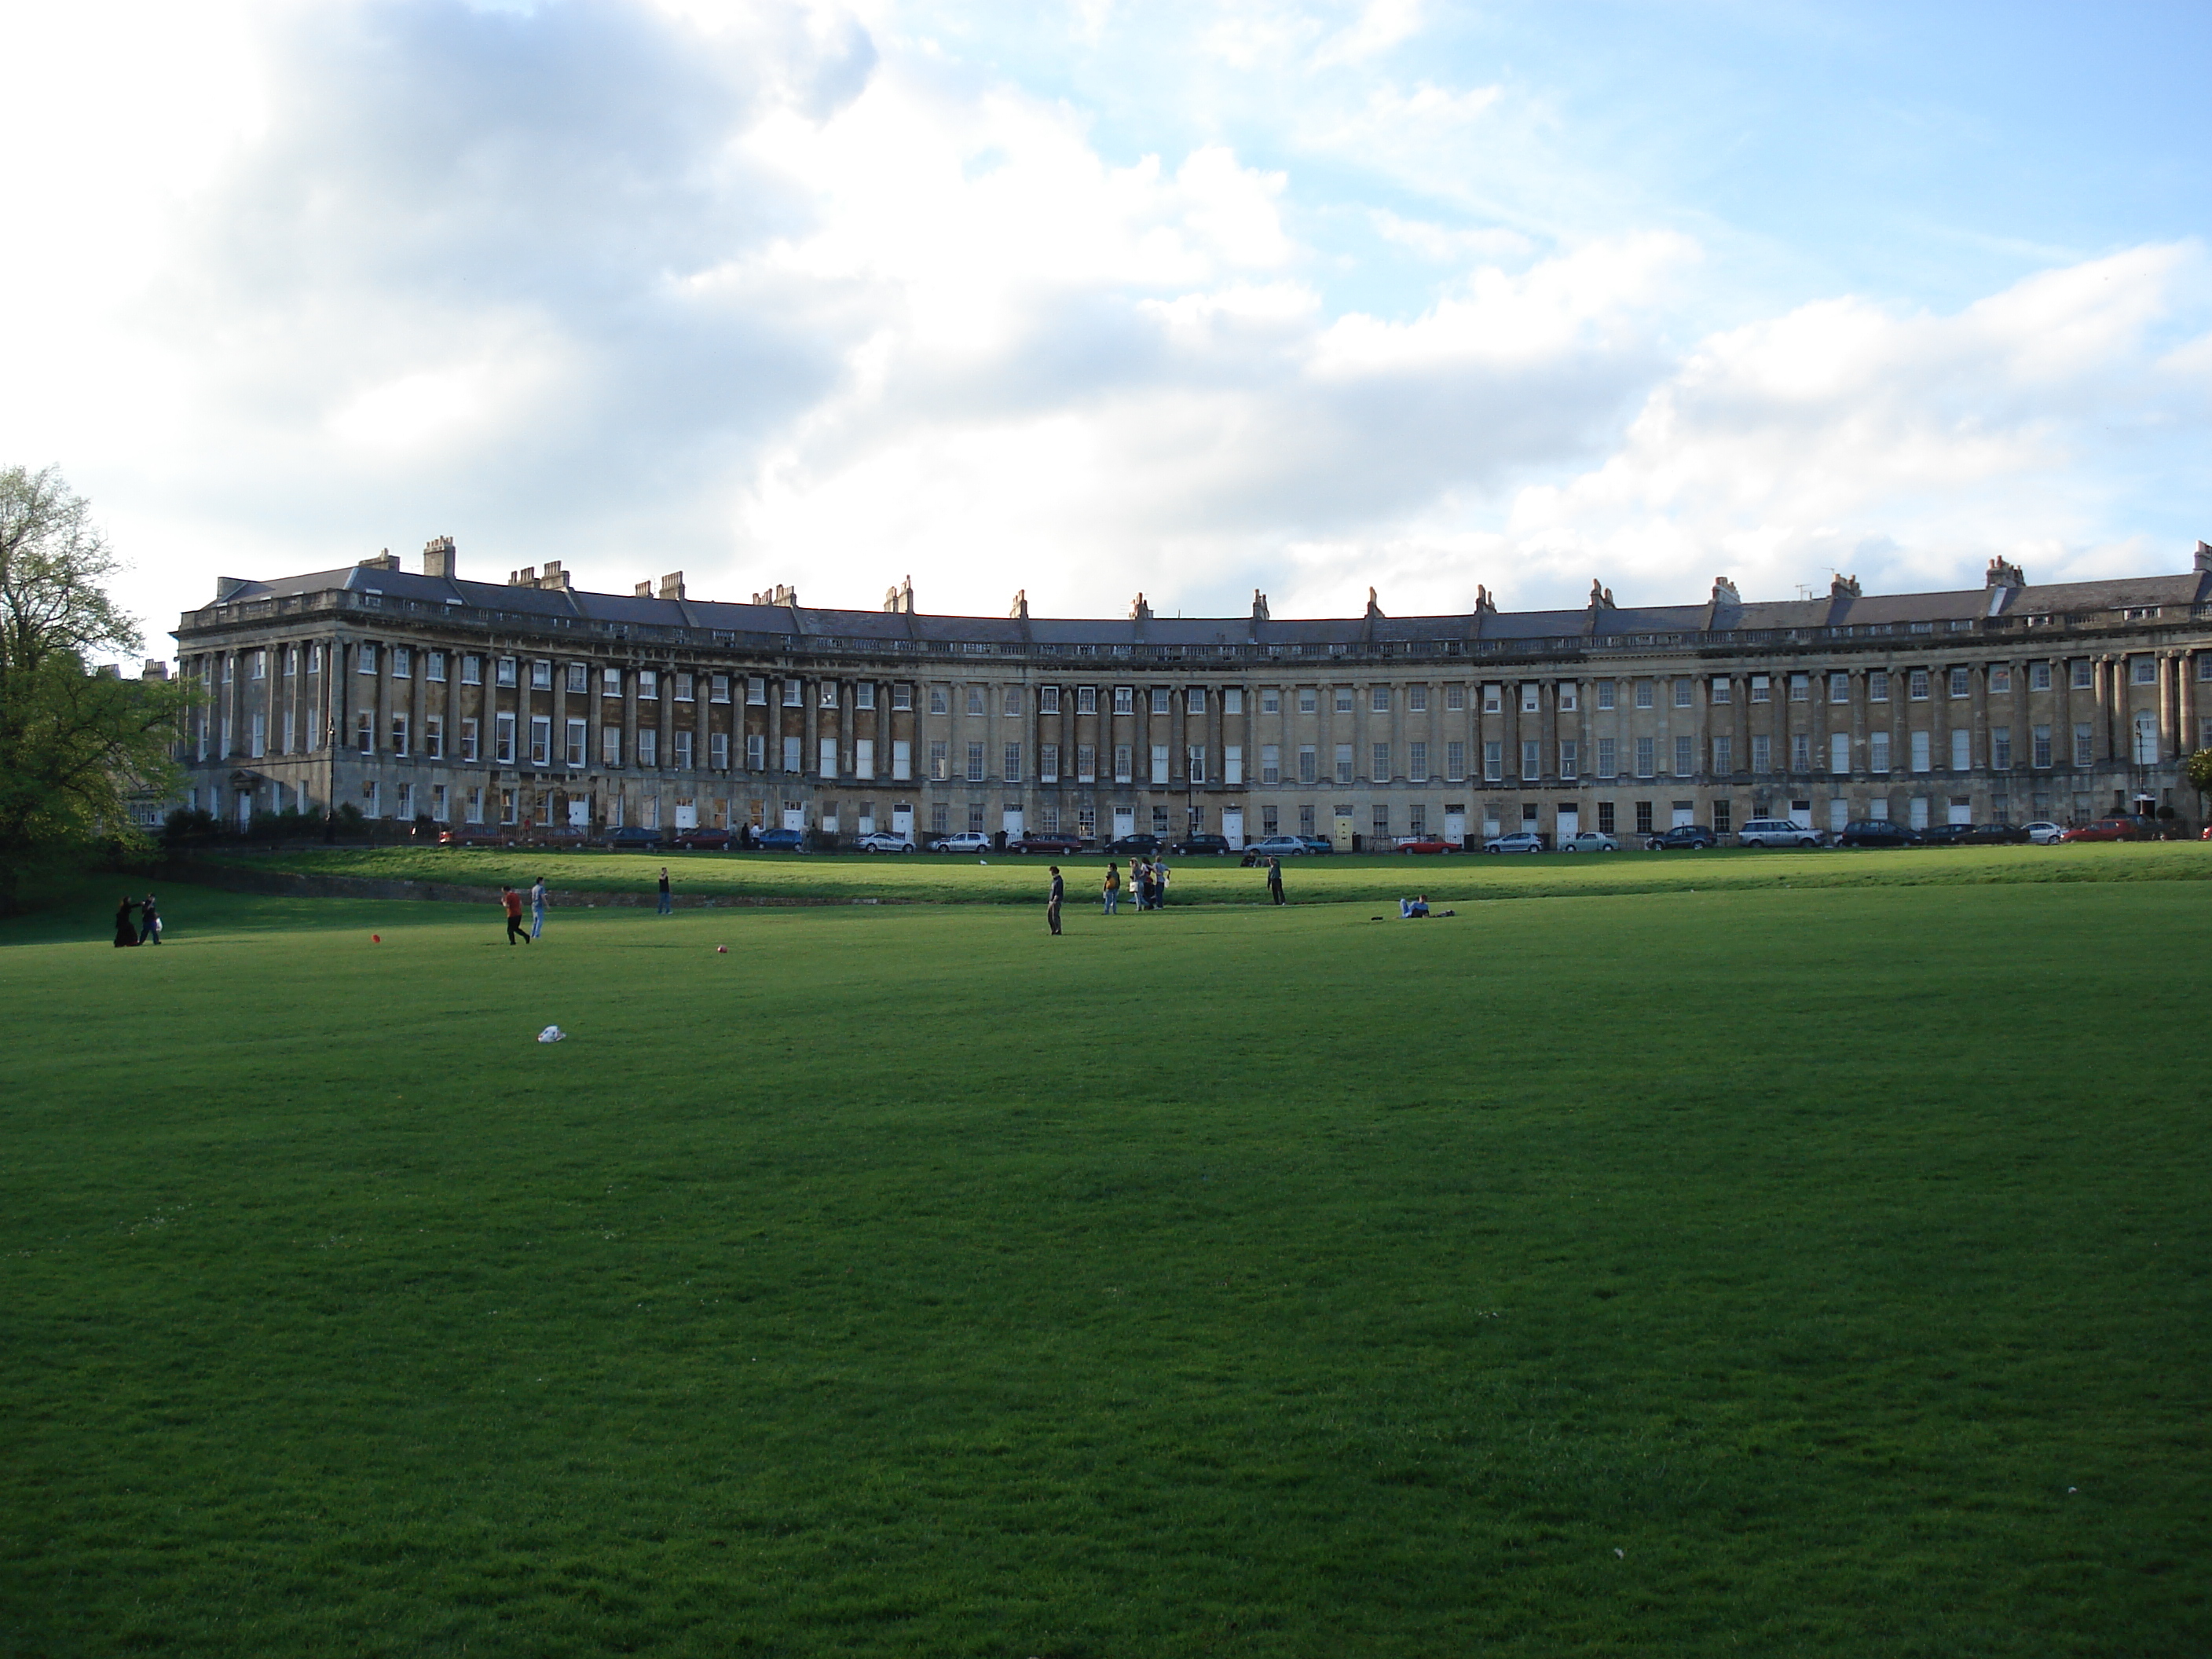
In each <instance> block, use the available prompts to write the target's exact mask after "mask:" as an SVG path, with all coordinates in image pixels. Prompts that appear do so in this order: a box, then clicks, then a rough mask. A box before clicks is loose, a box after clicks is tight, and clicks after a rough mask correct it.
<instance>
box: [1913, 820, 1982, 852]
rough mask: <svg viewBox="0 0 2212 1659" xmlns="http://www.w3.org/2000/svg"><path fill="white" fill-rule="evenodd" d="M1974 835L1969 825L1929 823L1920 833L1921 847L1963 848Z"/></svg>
mask: <svg viewBox="0 0 2212 1659" xmlns="http://www.w3.org/2000/svg"><path fill="white" fill-rule="evenodd" d="M1973 833H1974V826H1973V825H1972V824H1971V823H1931V824H1929V826H1928V827H1927V828H1926V829H1923V830H1922V831H1921V832H1920V844H1921V845H1922V846H1923V847H1964V846H1965V845H1966V838H1967V837H1968V836H1971V835H1972V834H1973Z"/></svg>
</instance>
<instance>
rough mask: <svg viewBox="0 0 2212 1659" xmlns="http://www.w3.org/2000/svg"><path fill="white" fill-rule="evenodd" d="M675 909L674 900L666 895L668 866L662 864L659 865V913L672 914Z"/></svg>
mask: <svg viewBox="0 0 2212 1659" xmlns="http://www.w3.org/2000/svg"><path fill="white" fill-rule="evenodd" d="M675 910H676V901H675V900H674V899H672V898H671V897H670V896H668V866H666V865H665V864H664V865H662V866H660V914H661V915H664V916H665V915H673V914H674V913H675Z"/></svg>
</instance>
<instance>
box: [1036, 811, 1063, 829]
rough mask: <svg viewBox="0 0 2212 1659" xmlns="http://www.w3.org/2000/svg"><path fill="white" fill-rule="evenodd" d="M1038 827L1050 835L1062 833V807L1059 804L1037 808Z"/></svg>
mask: <svg viewBox="0 0 2212 1659" xmlns="http://www.w3.org/2000/svg"><path fill="white" fill-rule="evenodd" d="M1037 828H1038V829H1042V830H1043V831H1044V832H1045V834H1047V835H1048V836H1056V835H1058V834H1059V833H1060V808H1058V807H1057V806H1045V807H1040V808H1039V809H1038V810H1037Z"/></svg>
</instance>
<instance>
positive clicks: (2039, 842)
mask: <svg viewBox="0 0 2212 1659" xmlns="http://www.w3.org/2000/svg"><path fill="white" fill-rule="evenodd" d="M2026 833H2027V838H2028V840H2029V841H2031V842H2033V843H2034V844H2035V845H2036V846H2038V847H2056V846H2057V844H2058V842H2059V841H2060V840H2061V839H2062V838H2063V836H2065V834H2066V831H2065V829H2064V828H2063V826H2062V825H2059V824H2056V823H2051V820H2050V819H2048V818H2038V819H2037V820H2036V821H2035V822H2034V823H2031V824H2029V825H2028V826H2027V832H2026Z"/></svg>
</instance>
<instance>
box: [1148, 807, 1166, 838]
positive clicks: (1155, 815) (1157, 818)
mask: <svg viewBox="0 0 2212 1659" xmlns="http://www.w3.org/2000/svg"><path fill="white" fill-rule="evenodd" d="M1167 832H1168V809H1167V808H1166V807H1164V806H1155V807H1154V808H1152V833H1153V834H1154V835H1156V836H1164V835H1165V834H1167Z"/></svg>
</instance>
